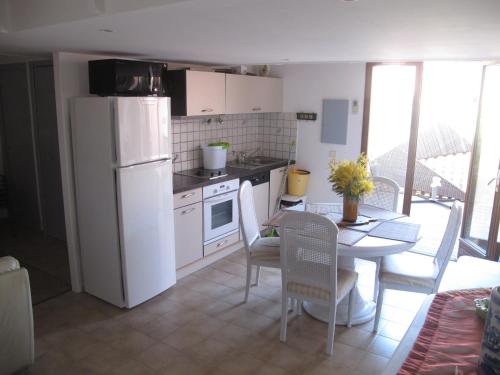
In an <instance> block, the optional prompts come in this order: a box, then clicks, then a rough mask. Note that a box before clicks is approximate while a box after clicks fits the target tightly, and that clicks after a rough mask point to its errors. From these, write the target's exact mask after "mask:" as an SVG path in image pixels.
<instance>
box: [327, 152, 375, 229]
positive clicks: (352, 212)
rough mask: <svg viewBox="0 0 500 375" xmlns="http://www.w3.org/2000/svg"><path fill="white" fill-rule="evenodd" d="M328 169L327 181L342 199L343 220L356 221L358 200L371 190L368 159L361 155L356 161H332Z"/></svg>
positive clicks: (371, 183)
mask: <svg viewBox="0 0 500 375" xmlns="http://www.w3.org/2000/svg"><path fill="white" fill-rule="evenodd" d="M329 167H330V175H329V177H328V181H330V182H331V184H332V189H333V191H335V192H336V193H337V194H338V195H341V196H343V197H344V211H343V214H344V215H343V216H344V220H345V221H351V222H352V221H356V219H357V216H358V209H357V208H358V202H359V200H360V199H361V197H362V196H363V195H364V194H367V193H370V192H371V191H372V190H373V182H372V181H371V179H370V178H369V176H368V158H367V157H366V155H365V154H361V155H360V156H359V157H358V160H356V161H353V160H346V161H342V162H336V161H335V160H334V159H332V160H331V161H330V164H329Z"/></svg>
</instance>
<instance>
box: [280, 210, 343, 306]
mask: <svg viewBox="0 0 500 375" xmlns="http://www.w3.org/2000/svg"><path fill="white" fill-rule="evenodd" d="M337 235H338V228H337V225H335V223H334V222H332V221H331V220H329V219H327V218H325V217H323V216H320V215H317V214H313V213H310V212H290V213H288V214H287V215H286V216H285V217H284V219H283V221H282V223H281V226H280V236H281V243H280V259H281V277H282V280H283V287H286V286H287V285H289V283H293V282H295V283H300V284H305V285H308V286H313V287H319V288H323V289H326V290H329V291H330V297H331V298H332V299H333V300H334V301H335V300H336V298H337V295H336V293H337Z"/></svg>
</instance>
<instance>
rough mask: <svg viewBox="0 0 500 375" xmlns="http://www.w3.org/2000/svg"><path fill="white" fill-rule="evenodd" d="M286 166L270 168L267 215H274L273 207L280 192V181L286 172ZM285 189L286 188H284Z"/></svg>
mask: <svg viewBox="0 0 500 375" xmlns="http://www.w3.org/2000/svg"><path fill="white" fill-rule="evenodd" d="M286 170H287V167H281V168H276V169H273V170H271V175H270V177H269V217H272V216H273V215H274V209H275V207H276V203H277V201H278V196H279V193H280V187H281V181H282V179H283V175H284V174H285V173H286ZM285 191H286V188H285Z"/></svg>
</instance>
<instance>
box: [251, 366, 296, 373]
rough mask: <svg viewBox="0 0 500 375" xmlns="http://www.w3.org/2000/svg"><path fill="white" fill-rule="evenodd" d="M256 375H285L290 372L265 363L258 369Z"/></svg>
mask: <svg viewBox="0 0 500 375" xmlns="http://www.w3.org/2000/svg"><path fill="white" fill-rule="evenodd" d="M255 374H256V375H287V374H290V372H288V371H286V370H285V369H282V368H280V367H276V366H274V365H273V364H272V363H271V364H270V363H266V364H264V365H263V366H262V367H260V368H258V369H257V370H256V372H255Z"/></svg>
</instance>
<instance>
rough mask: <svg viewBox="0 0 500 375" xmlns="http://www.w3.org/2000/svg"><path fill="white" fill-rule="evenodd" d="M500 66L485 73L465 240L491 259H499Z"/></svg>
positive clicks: (471, 168) (473, 159)
mask: <svg viewBox="0 0 500 375" xmlns="http://www.w3.org/2000/svg"><path fill="white" fill-rule="evenodd" d="M499 185H500V65H498V64H496V65H487V66H485V67H484V70H483V80H482V89H481V101H480V109H479V114H478V120H477V130H476V136H475V140H474V148H473V153H472V161H471V167H470V172H469V185H468V191H467V196H466V207H465V215H464V225H463V230H462V237H463V239H464V245H465V246H467V247H469V249H472V250H475V251H476V252H479V253H480V254H483V255H485V256H488V257H489V258H490V259H495V260H498V257H499V255H500V245H499V243H500V233H499V222H500V192H499V190H500V187H499Z"/></svg>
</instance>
